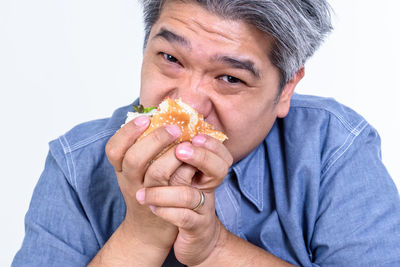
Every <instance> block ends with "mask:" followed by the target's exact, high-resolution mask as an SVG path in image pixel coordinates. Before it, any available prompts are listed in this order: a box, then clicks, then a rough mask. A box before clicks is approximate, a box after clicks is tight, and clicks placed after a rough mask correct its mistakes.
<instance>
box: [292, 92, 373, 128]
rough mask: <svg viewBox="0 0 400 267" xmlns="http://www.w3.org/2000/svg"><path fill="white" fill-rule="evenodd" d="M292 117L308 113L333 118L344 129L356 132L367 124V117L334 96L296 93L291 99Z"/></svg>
mask: <svg viewBox="0 0 400 267" xmlns="http://www.w3.org/2000/svg"><path fill="white" fill-rule="evenodd" d="M290 111H291V112H290V113H289V115H290V117H289V118H291V117H292V116H296V115H297V116H299V115H300V116H301V115H304V114H305V113H307V114H308V115H313V117H315V118H314V119H317V117H321V118H323V119H327V118H330V119H333V120H337V122H338V123H339V124H340V125H341V126H342V127H343V130H344V131H348V132H351V133H354V134H357V133H359V131H360V130H361V129H362V128H363V127H365V126H366V124H367V122H366V121H365V119H364V118H363V117H362V116H361V115H359V114H358V113H357V112H355V111H354V110H353V109H351V108H349V107H347V106H345V105H343V104H341V103H339V102H337V101H336V100H335V99H333V98H327V97H320V96H312V95H300V94H295V95H294V96H293V98H292V101H291V109H290Z"/></svg>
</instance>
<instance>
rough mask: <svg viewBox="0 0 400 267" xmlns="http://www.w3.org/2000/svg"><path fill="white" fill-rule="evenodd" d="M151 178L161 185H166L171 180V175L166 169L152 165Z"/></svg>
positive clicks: (150, 168)
mask: <svg viewBox="0 0 400 267" xmlns="http://www.w3.org/2000/svg"><path fill="white" fill-rule="evenodd" d="M148 173H149V178H150V179H151V180H153V181H156V182H159V183H165V182H167V181H168V180H169V177H170V174H169V173H168V170H167V169H166V168H163V167H162V166H158V165H153V164H152V165H150V167H149V170H148Z"/></svg>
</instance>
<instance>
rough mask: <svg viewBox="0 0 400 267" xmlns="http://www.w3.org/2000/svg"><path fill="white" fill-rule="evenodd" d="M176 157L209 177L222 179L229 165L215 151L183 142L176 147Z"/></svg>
mask: <svg viewBox="0 0 400 267" xmlns="http://www.w3.org/2000/svg"><path fill="white" fill-rule="evenodd" d="M175 154H176V157H177V158H178V159H179V160H181V161H183V162H185V163H187V164H190V165H192V166H194V167H196V168H197V169H198V170H199V171H200V172H202V173H203V174H204V175H206V176H209V177H214V178H217V179H223V178H224V177H225V176H226V174H227V173H228V169H229V167H230V165H228V163H227V162H226V161H225V160H224V159H222V158H221V157H219V156H218V155H216V154H215V153H213V152H211V151H210V150H207V149H205V148H203V147H196V146H193V145H192V144H191V143H189V142H184V143H181V144H179V145H178V146H177V147H176V153H175Z"/></svg>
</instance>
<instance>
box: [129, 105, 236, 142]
mask: <svg viewBox="0 0 400 267" xmlns="http://www.w3.org/2000/svg"><path fill="white" fill-rule="evenodd" d="M134 109H135V111H136V112H128V114H127V118H126V121H125V124H126V123H128V122H129V121H131V120H133V119H135V118H136V117H139V116H142V115H146V116H149V117H150V126H149V127H148V128H147V129H146V131H145V132H144V133H143V134H142V135H141V136H140V137H139V139H138V140H140V139H142V138H143V137H145V136H147V135H148V134H149V133H151V132H152V131H154V130H155V129H157V128H159V127H161V126H163V125H169V124H175V125H177V126H179V127H180V128H181V132H182V135H181V136H180V137H179V138H178V139H177V140H176V141H175V143H174V144H178V143H182V142H185V141H189V142H190V141H191V140H192V138H193V137H195V136H196V135H198V134H206V135H209V136H211V137H213V138H215V139H217V140H219V141H220V142H224V141H225V140H227V139H228V137H227V136H226V135H225V134H223V133H222V132H220V131H217V130H215V129H214V127H213V126H212V125H211V124H209V123H207V122H206V121H204V117H203V115H201V114H199V113H198V112H197V111H196V110H195V109H194V108H192V107H191V106H190V105H188V104H186V103H184V102H183V101H182V100H181V99H180V98H178V99H175V100H172V99H170V98H166V99H165V100H164V101H162V102H161V103H160V105H159V106H158V108H155V107H150V108H144V107H143V106H142V105H140V106H134Z"/></svg>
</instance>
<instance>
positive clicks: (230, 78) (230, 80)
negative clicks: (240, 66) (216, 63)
mask: <svg viewBox="0 0 400 267" xmlns="http://www.w3.org/2000/svg"><path fill="white" fill-rule="evenodd" d="M220 79H221V80H223V81H225V82H227V83H232V84H237V83H244V82H243V81H242V80H240V79H238V78H236V77H233V76H230V75H224V76H221V77H220Z"/></svg>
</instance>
